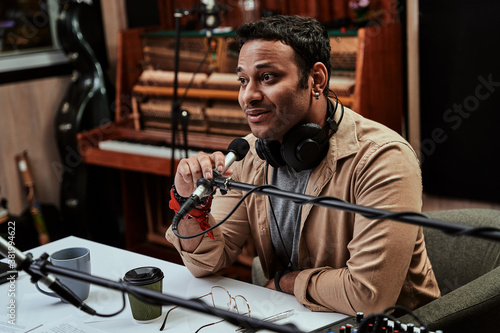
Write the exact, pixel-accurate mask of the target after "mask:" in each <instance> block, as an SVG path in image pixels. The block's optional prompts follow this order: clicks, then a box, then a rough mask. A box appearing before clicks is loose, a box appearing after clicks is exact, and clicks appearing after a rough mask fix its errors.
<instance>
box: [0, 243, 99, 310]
mask: <svg viewBox="0 0 500 333" xmlns="http://www.w3.org/2000/svg"><path fill="white" fill-rule="evenodd" d="M0 253H1V254H3V255H4V256H5V257H7V258H8V260H9V265H11V267H12V266H13V265H12V263H11V262H12V261H13V262H15V263H16V265H17V267H16V269H17V270H19V269H21V270H24V271H25V272H26V273H28V274H29V275H30V276H31V281H32V282H36V281H41V282H42V283H43V284H44V285H46V286H47V287H48V288H49V289H50V290H52V291H53V292H55V293H56V294H57V295H58V296H59V297H61V298H62V299H64V300H65V301H66V302H68V303H70V304H73V305H74V306H76V307H77V308H78V309H81V310H82V311H84V312H86V313H88V314H90V315H95V314H96V311H95V310H94V309H92V308H91V307H89V306H88V305H86V304H85V303H84V302H83V301H82V300H81V299H80V298H79V297H78V296H76V295H75V294H74V293H73V292H72V291H71V290H70V289H69V288H68V287H66V286H65V285H64V284H62V283H61V282H60V281H59V280H58V279H57V278H55V277H54V276H53V275H51V274H44V273H41V274H40V273H38V272H37V271H35V270H32V268H31V265H32V264H33V259H32V256H31V254H30V253H28V254H27V255H25V254H24V253H22V252H21V251H19V250H18V249H17V248H16V247H15V246H14V245H13V244H11V242H7V240H5V239H4V238H3V237H0ZM44 255H45V256H47V255H46V254H44ZM45 258H46V257H45ZM46 264H47V265H51V263H50V262H47V263H46Z"/></svg>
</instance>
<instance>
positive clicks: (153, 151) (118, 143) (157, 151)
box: [99, 139, 199, 159]
mask: <svg viewBox="0 0 500 333" xmlns="http://www.w3.org/2000/svg"><path fill="white" fill-rule="evenodd" d="M99 149H102V150H109V151H115V152H120V153H128V154H137V155H144V156H153V157H162V158H172V148H171V147H168V146H166V144H165V143H161V142H146V141H141V140H136V139H116V140H104V141H100V142H99ZM198 153H199V150H192V149H188V156H195V155H196V154H198ZM185 155H186V153H185V150H184V149H182V147H177V148H176V150H175V158H176V159H181V158H184V157H186V156H185Z"/></svg>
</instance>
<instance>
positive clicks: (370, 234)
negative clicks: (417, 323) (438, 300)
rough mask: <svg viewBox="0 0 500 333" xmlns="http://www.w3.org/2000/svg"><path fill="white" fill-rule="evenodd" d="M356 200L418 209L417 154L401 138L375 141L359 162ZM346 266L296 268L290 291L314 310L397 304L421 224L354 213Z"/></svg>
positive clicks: (390, 207) (348, 310)
mask: <svg viewBox="0 0 500 333" xmlns="http://www.w3.org/2000/svg"><path fill="white" fill-rule="evenodd" d="M351 182H352V183H351V189H350V191H351V195H352V198H353V199H354V200H353V201H354V203H355V204H359V205H363V206H370V207H375V208H380V209H385V210H389V211H393V212H401V211H413V212H419V211H420V210H421V204H422V202H421V176H420V167H419V164H418V160H417V159H416V156H415V154H414V152H413V150H411V149H410V148H409V147H407V146H406V145H404V144H401V143H398V144H386V145H383V146H374V147H373V148H371V149H370V151H368V152H367V153H366V154H365V156H363V158H362V159H361V160H360V161H359V163H357V165H356V168H355V170H354V173H353V177H352V181H351ZM353 218H354V224H353V231H352V239H351V240H350V241H349V243H348V251H349V259H348V260H347V263H346V266H345V267H340V268H332V267H318V268H312V269H305V270H303V271H301V272H300V273H299V275H298V276H297V279H296V282H295V288H294V293H295V296H296V297H297V299H298V300H299V302H301V303H302V304H303V305H305V306H306V307H308V308H310V309H311V310H313V311H337V312H342V313H346V314H355V313H356V312H358V311H362V312H364V313H374V312H380V311H383V310H384V309H385V308H387V307H389V306H392V305H394V304H396V302H397V300H398V296H399V294H400V292H401V290H402V287H403V284H404V283H405V279H407V277H408V270H409V266H410V263H411V261H412V256H413V253H414V250H415V247H416V244H417V238H418V237H419V234H421V228H420V227H419V226H415V225H410V224H406V223H402V222H395V221H389V220H381V219H371V218H366V217H364V216H362V215H359V214H354V217H353Z"/></svg>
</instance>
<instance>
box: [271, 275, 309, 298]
mask: <svg viewBox="0 0 500 333" xmlns="http://www.w3.org/2000/svg"><path fill="white" fill-rule="evenodd" d="M299 273H300V271H294V272H290V273H288V274H286V275H283V276H282V277H281V279H280V288H281V290H283V292H284V293H287V294H291V295H293V288H294V287H295V279H296V278H297V275H298V274H299ZM264 287H266V288H269V289H272V290H276V287H275V285H274V279H271V280H269V281H267V283H266V284H265V285H264Z"/></svg>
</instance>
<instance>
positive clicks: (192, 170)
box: [174, 151, 233, 252]
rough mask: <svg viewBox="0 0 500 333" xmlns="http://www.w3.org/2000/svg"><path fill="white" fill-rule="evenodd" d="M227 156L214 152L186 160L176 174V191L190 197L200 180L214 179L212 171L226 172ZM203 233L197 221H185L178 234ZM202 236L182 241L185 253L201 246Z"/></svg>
mask: <svg viewBox="0 0 500 333" xmlns="http://www.w3.org/2000/svg"><path fill="white" fill-rule="evenodd" d="M224 164H225V156H224V154H223V153H222V152H220V151H219V152H214V153H212V154H210V155H209V154H206V153H204V152H200V153H198V154H197V155H196V156H192V157H190V158H184V159H182V160H181V161H180V162H179V165H178V166H177V173H176V174H175V179H174V182H175V189H176V191H177V193H178V194H179V195H180V196H181V197H185V198H187V197H190V196H191V194H192V193H193V191H194V190H195V189H196V187H197V186H196V182H197V181H198V179H201V178H207V179H212V177H213V174H212V169H216V170H217V171H219V172H222V171H223V170H224ZM232 173H233V171H232V169H228V170H227V171H226V172H225V173H224V175H223V176H225V177H228V176H230V175H232ZM200 231H201V228H200V225H199V223H198V221H196V220H183V221H182V222H181V223H179V226H178V232H179V234H180V235H185V236H189V235H194V234H197V233H199V232H200ZM201 239H202V236H200V237H196V238H191V239H181V240H180V243H181V247H182V249H183V250H184V251H187V252H193V251H194V250H195V249H196V248H197V247H198V245H199V244H200V242H201Z"/></svg>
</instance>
